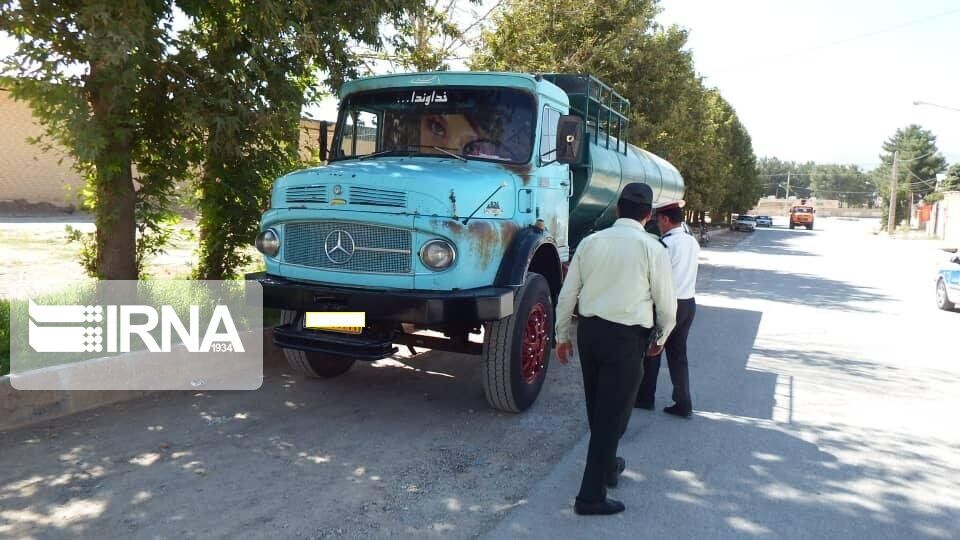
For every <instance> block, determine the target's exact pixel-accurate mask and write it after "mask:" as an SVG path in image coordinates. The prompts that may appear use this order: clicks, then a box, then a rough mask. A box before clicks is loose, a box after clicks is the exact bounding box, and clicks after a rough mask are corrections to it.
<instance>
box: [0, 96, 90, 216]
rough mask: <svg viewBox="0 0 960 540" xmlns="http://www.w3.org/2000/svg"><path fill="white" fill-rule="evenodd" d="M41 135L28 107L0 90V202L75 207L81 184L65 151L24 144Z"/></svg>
mask: <svg viewBox="0 0 960 540" xmlns="http://www.w3.org/2000/svg"><path fill="white" fill-rule="evenodd" d="M41 133H42V130H41V128H40V126H39V125H38V124H37V122H36V121H35V120H34V118H33V115H32V114H31V113H30V107H28V106H27V104H26V103H24V102H22V101H14V100H13V98H11V97H10V93H9V92H7V91H6V90H2V89H0V201H3V200H6V201H14V200H18V199H22V200H25V201H27V202H30V203H48V204H52V205H55V206H60V207H67V206H76V205H77V200H78V196H79V189H80V188H82V187H83V181H82V180H81V179H80V176H79V175H78V174H77V173H76V172H74V171H73V169H72V168H71V164H72V160H71V159H70V157H69V156H67V155H66V152H63V151H59V150H50V151H47V152H43V151H42V150H41V149H40V147H38V146H37V145H34V144H30V143H29V142H27V139H28V138H30V137H36V136H38V135H40V134H41ZM61 160H62V163H61V162H60V161H61Z"/></svg>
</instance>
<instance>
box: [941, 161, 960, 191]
mask: <svg viewBox="0 0 960 540" xmlns="http://www.w3.org/2000/svg"><path fill="white" fill-rule="evenodd" d="M940 191H960V163H954V164H953V165H951V166H950V168H949V169H947V177H946V178H944V179H943V183H941V184H940Z"/></svg>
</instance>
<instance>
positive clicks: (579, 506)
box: [573, 497, 627, 516]
mask: <svg viewBox="0 0 960 540" xmlns="http://www.w3.org/2000/svg"><path fill="white" fill-rule="evenodd" d="M626 509H627V507H626V506H624V505H623V503H622V502H620V501H616V500H613V499H611V498H609V497H607V499H606V500H603V501H600V502H598V503H588V502H583V501H580V500H578V501H577V502H575V503H573V511H574V512H576V513H577V514H580V515H581V516H609V515H610V514H619V513H620V512H623V511H624V510H626Z"/></svg>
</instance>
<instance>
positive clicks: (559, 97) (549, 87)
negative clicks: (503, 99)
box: [339, 71, 570, 105]
mask: <svg viewBox="0 0 960 540" xmlns="http://www.w3.org/2000/svg"><path fill="white" fill-rule="evenodd" d="M417 86H490V87H497V86H499V87H502V88H521V89H525V90H529V91H531V92H533V93H535V94H538V95H542V96H546V97H548V98H551V99H553V100H556V101H558V102H560V103H562V104H564V105H569V103H570V100H569V99H568V97H567V94H566V93H565V92H564V91H563V90H561V89H560V87H558V86H557V85H555V84H553V83H551V82H549V81H547V80H546V79H543V78H542V77H540V76H535V75H531V74H529V73H511V72H497V71H429V72H422V73H395V74H390V75H378V76H375V77H366V78H363V79H357V80H353V81H349V82H347V83H344V85H343V86H342V87H341V88H340V93H339V97H340V99H343V98H344V97H345V96H346V95H348V94H353V93H356V92H364V91H369V90H383V89H388V88H410V87H417Z"/></svg>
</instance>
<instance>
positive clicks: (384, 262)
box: [283, 221, 412, 274]
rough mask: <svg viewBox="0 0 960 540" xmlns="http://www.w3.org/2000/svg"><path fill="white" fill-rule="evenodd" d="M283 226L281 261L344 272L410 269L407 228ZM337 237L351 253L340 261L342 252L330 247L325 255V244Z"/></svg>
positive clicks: (405, 271)
mask: <svg viewBox="0 0 960 540" xmlns="http://www.w3.org/2000/svg"><path fill="white" fill-rule="evenodd" d="M283 228H284V232H283V260H284V262H287V263H290V264H296V265H300V266H308V267H311V268H323V269H327V270H340V271H345V272H372V273H378V274H409V273H410V271H411V269H410V264H411V260H410V258H411V253H412V252H411V249H410V243H411V233H410V231H407V230H403V229H394V228H392V227H380V226H377V225H368V224H365V223H344V222H336V221H311V222H300V223H287V224H286V225H284V227H283ZM334 235H336V236H334ZM338 238H339V239H340V244H341V247H344V248H345V249H348V250H349V248H350V246H352V247H353V253H352V256H351V257H350V258H349V259H348V260H346V261H345V262H343V263H342V264H338V263H337V262H339V261H341V260H343V259H344V258H345V255H344V252H343V251H341V250H336V251H335V250H334V249H331V252H332V256H328V254H327V248H328V247H329V248H336V244H337V241H338ZM351 239H352V241H351ZM334 261H337V262H334Z"/></svg>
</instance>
